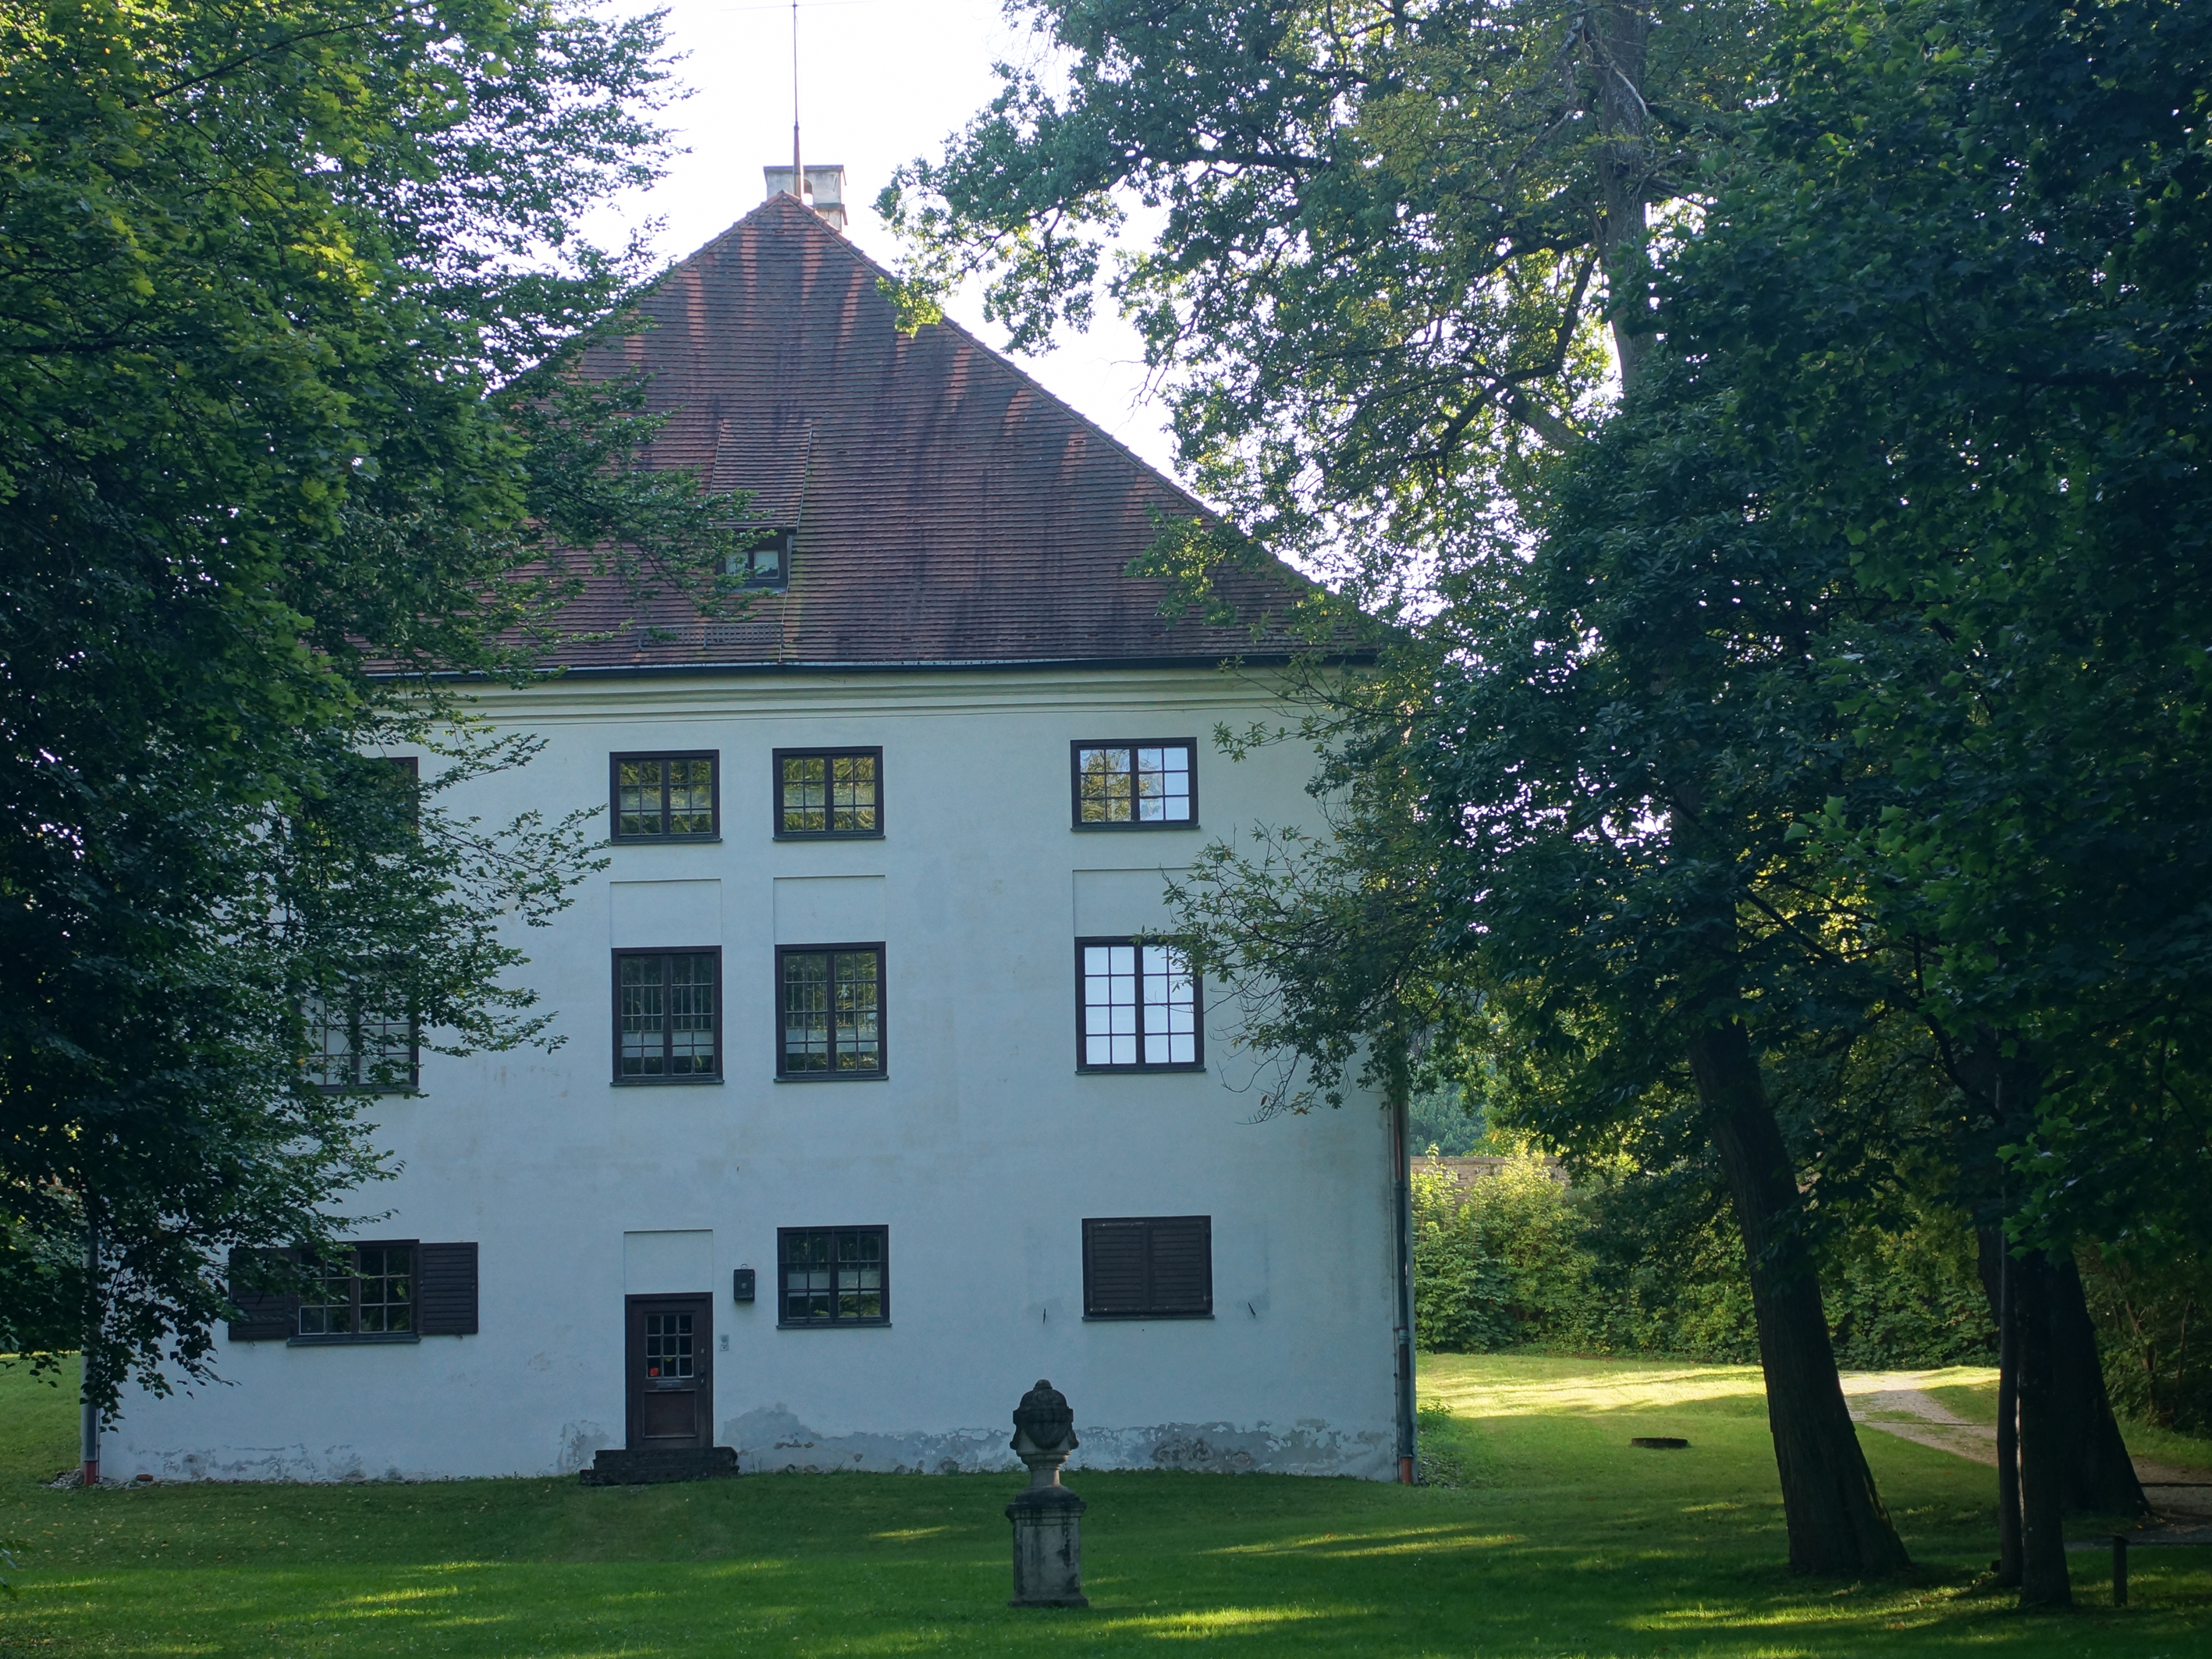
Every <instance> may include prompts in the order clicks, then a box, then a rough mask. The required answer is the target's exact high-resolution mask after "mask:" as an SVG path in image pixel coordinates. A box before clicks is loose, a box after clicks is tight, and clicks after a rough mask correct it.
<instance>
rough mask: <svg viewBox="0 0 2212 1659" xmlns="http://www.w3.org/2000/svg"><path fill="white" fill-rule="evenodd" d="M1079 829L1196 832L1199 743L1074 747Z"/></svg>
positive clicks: (1160, 741)
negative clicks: (1184, 830) (1192, 830)
mask: <svg viewBox="0 0 2212 1659" xmlns="http://www.w3.org/2000/svg"><path fill="white" fill-rule="evenodd" d="M1073 757H1074V758H1073V770H1074V786H1075V827H1076V828H1077V829H1196V828H1197V827H1198V743H1197V740H1196V739H1195V738H1149V739H1146V738H1139V739H1136V740H1133V741H1131V742H1127V743H1078V744H1075V745H1073Z"/></svg>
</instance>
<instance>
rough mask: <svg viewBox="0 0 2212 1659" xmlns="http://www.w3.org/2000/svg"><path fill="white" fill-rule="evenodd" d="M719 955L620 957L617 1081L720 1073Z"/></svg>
mask: <svg viewBox="0 0 2212 1659" xmlns="http://www.w3.org/2000/svg"><path fill="white" fill-rule="evenodd" d="M721 968H722V960H721V953H720V951H616V952H615V1079H616V1080H617V1082H623V1083H683V1082H692V1083H696V1082H701V1081H704V1080H706V1079H711V1078H718V1077H720V1075H721V1074H722V1041H721V1038H722V1012H721V1010H722V999H721V984H720V982H721Z"/></svg>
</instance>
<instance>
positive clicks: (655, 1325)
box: [645, 1313, 698, 1377]
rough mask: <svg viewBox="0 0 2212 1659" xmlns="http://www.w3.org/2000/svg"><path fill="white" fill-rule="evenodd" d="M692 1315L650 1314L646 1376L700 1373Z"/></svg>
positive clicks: (646, 1344)
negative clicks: (694, 1342)
mask: <svg viewBox="0 0 2212 1659" xmlns="http://www.w3.org/2000/svg"><path fill="white" fill-rule="evenodd" d="M692 1317H693V1316H691V1315H690V1314H688V1313H649V1314H647V1315H646V1316H645V1374H646V1376H648V1377H683V1376H696V1375H697V1370H696V1367H697V1361H698V1356H697V1355H696V1353H694V1352H692V1331H691V1321H692Z"/></svg>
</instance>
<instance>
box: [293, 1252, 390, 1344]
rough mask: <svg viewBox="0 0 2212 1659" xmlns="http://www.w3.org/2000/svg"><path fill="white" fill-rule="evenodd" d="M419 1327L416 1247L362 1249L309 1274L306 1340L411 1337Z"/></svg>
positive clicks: (304, 1296) (303, 1324)
mask: <svg viewBox="0 0 2212 1659" xmlns="http://www.w3.org/2000/svg"><path fill="white" fill-rule="evenodd" d="M415 1326H416V1322H415V1247H414V1246H413V1245H412V1244H362V1245H359V1246H357V1247H356V1248H355V1249H350V1250H348V1251H347V1252H346V1253H345V1254H344V1255H343V1256H342V1257H340V1258H339V1259H338V1260H337V1261H329V1262H324V1263H319V1264H317V1265H316V1266H315V1267H312V1268H311V1269H310V1270H309V1273H308V1278H307V1285H306V1286H305V1288H304V1289H303V1290H302V1291H301V1296H300V1333H299V1334H301V1336H331V1337H339V1336H411V1335H413V1334H415Z"/></svg>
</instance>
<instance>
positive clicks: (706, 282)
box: [557, 196, 1297, 669]
mask: <svg viewBox="0 0 2212 1659" xmlns="http://www.w3.org/2000/svg"><path fill="white" fill-rule="evenodd" d="M881 276H884V271H883V270H882V269H881V268H880V267H878V266H877V265H876V264H873V263H872V262H871V261H870V260H868V259H867V258H866V257H865V256H863V255H862V254H861V253H860V252H859V251H858V250H857V249H855V248H854V246H852V245H851V244H850V243H848V241H846V240H845V239H844V238H843V237H842V236H840V235H839V234H837V233H836V232H835V231H834V230H831V229H830V228H829V227H828V226H826V225H824V224H823V222H821V221H820V220H818V219H817V218H816V217H815V216H814V215H813V214H812V213H811V212H810V211H809V210H806V209H805V208H804V207H801V206H800V205H799V204H798V203H796V202H795V201H793V199H792V198H791V197H788V196H776V197H771V198H770V199H769V201H768V202H766V203H764V204H763V205H762V206H760V207H759V208H757V209H756V210H753V211H752V212H751V213H750V214H748V215H746V216H745V217H744V218H743V219H741V220H739V221H738V222H737V223H736V224H734V225H732V227H731V228H729V229H728V230H726V231H725V232H724V233H723V234H721V235H720V236H719V237H717V238H715V240H713V241H711V242H709V243H708V245H707V246H705V247H703V248H702V249H700V250H699V252H696V253H695V254H693V255H692V256H691V257H690V258H689V259H687V260H685V261H684V263H683V264H680V265H678V267H677V268H676V269H675V270H673V271H671V273H670V274H669V275H668V276H667V277H666V278H665V280H663V281H662V282H661V283H659V285H658V286H657V287H656V288H655V289H653V292H652V293H651V294H650V295H648V296H647V298H646V300H645V301H643V303H642V306H641V309H642V310H643V311H644V312H645V313H646V314H647V316H648V317H649V318H650V319H652V322H653V325H654V326H652V327H649V328H647V329H645V330H643V331H640V332H637V333H635V334H631V335H628V336H624V337H621V338H620V339H618V340H617V341H615V342H614V343H612V344H611V346H610V347H609V348H608V349H606V350H605V351H604V352H600V353H595V354H593V356H592V358H591V359H588V360H587V362H586V372H587V373H589V372H593V371H594V370H595V369H596V370H598V371H599V372H609V371H611V370H612V369H614V368H617V367H621V368H643V369H645V370H647V371H648V372H649V373H650V375H651V377H652V378H651V391H650V394H649V404H650V406H651V407H652V408H653V409H654V410H656V411H659V410H666V411H668V412H669V416H670V418H669V420H668V422H667V424H666V426H665V428H663V429H662V431H661V433H660V435H659V437H658V438H657V439H656V440H655V441H654V444H653V453H652V460H653V464H654V465H664V466H689V467H692V468H695V469H696V470H697V471H698V473H699V476H700V477H701V478H702V479H703V480H704V481H705V482H706V483H708V486H709V487H710V488H713V489H718V490H720V489H744V490H750V491H752V492H754V496H753V501H752V504H751V506H750V508H749V509H748V512H747V514H746V516H747V517H748V518H749V519H754V520H760V521H762V522H764V523H769V524H775V525H783V526H789V525H793V524H794V523H795V524H796V526H797V528H798V536H797V544H796V549H795V551H794V555H793V561H792V580H791V585H790V589H789V592H787V593H784V594H781V595H774V596H770V597H769V598H767V599H764V600H763V602H762V603H761V605H760V607H759V609H758V610H757V611H755V612H754V614H753V615H752V617H750V618H749V619H747V620H745V621H743V622H737V623H702V621H701V620H700V618H699V617H698V616H697V615H696V613H695V612H690V611H689V609H688V607H679V606H678V605H676V604H675V602H673V601H671V602H668V603H667V604H664V605H661V606H659V608H658V609H653V610H649V611H647V614H646V615H645V616H644V617H640V618H639V620H643V621H649V622H650V623H652V624H653V625H654V626H655V627H656V628H657V629H660V630H663V631H665V632H668V633H670V634H672V635H674V637H673V638H669V639H654V638H652V637H650V636H649V635H643V634H641V633H636V632H630V631H625V632H624V633H623V635H622V636H621V637H620V639H619V640H617V641H614V642H610V643H602V644H572V645H569V646H568V647H563V648H562V650H561V651H560V652H559V653H557V657H558V659H559V660H561V661H563V662H566V663H568V664H569V665H572V666H574V667H578V668H603V669H615V668H651V667H668V668H675V667H681V666H685V665H700V666H706V665H732V666H737V665H759V666H767V665H776V664H781V665H789V666H793V667H803V666H829V665H856V666H858V665H866V666H890V665H909V664H910V665H949V664H963V663H976V664H984V663H987V664H1011V663H1021V662H1034V663H1101V664H1104V663H1117V662H1118V663H1132V664H1133V663H1138V662H1159V661H1173V660H1188V661H1193V662H1213V661H1218V660H1219V659H1222V658H1224V657H1228V656H1235V655H1244V656H1248V657H1249V656H1252V655H1255V654H1273V653H1275V652H1279V651H1280V650H1282V649H1283V648H1284V647H1285V641H1284V640H1283V639H1282V637H1281V636H1280V635H1271V636H1269V637H1267V638H1264V639H1261V640H1258V641H1255V637H1254V634H1253V631H1252V627H1251V623H1253V622H1255V621H1257V620H1260V619H1261V618H1263V617H1266V616H1267V615H1268V614H1269V613H1271V612H1272V613H1274V614H1278V615H1279V614H1280V613H1281V611H1283V610H1284V608H1285V605H1287V604H1288V603H1289V602H1290V600H1291V599H1292V598H1293V596H1294V592H1295V589H1296V587H1297V578H1296V577H1294V576H1293V575H1291V573H1290V572H1289V571H1288V570H1287V569H1283V570H1282V571H1281V575H1280V579H1279V580H1276V579H1275V578H1274V577H1273V576H1272V575H1271V574H1267V573H1253V574H1236V575H1233V576H1231V577H1229V578H1227V579H1225V580H1224V582H1223V583H1222V591H1223V595H1224V597H1225V598H1226V599H1229V600H1230V602H1231V604H1233V605H1236V606H1237V609H1238V611H1239V614H1240V617H1241V618H1242V621H1241V622H1240V623H1238V624H1236V625H1230V626H1221V625H1217V624H1212V623H1201V622H1200V621H1199V620H1198V618H1197V617H1196V616H1195V615H1194V614H1193V615H1191V616H1188V617H1184V618H1182V619H1180V620H1177V621H1175V622H1170V620H1169V619H1168V618H1166V617H1163V616H1161V615H1160V604H1161V599H1162V594H1163V585H1162V584H1161V583H1160V582H1158V581H1157V580H1139V579H1137V578H1133V577H1130V576H1127V575H1125V574H1122V573H1123V571H1124V569H1125V568H1126V567H1127V564H1128V563H1129V562H1130V560H1131V559H1133V558H1134V557H1135V556H1137V555H1138V554H1139V553H1141V552H1143V551H1144V550H1146V548H1147V547H1148V546H1150V545H1151V544H1152V542H1153V540H1154V538H1156V537H1157V536H1158V533H1159V529H1160V526H1161V523H1162V521H1164V520H1173V519H1182V518H1189V517H1192V516H1194V515H1199V514H1201V513H1203V512H1204V509H1203V508H1202V507H1200V505H1199V504H1198V503H1197V502H1196V501H1194V500H1193V499H1192V498H1191V497H1190V496H1188V495H1185V494H1184V493H1183V492H1182V490H1180V489H1176V487H1175V485H1173V484H1171V483H1169V482H1168V481H1167V480H1166V479H1164V478H1163V477H1160V476H1159V475H1158V473H1156V472H1154V471H1152V470H1151V469H1150V468H1149V467H1147V466H1146V465H1145V464H1144V463H1143V462H1142V461H1139V459H1137V458H1136V457H1135V456H1134V455H1133V454H1131V453H1129V452H1128V451H1127V450H1126V449H1124V448H1123V447H1121V445H1120V444H1118V443H1116V442H1115V441H1114V440H1113V439H1112V438H1110V437H1109V436H1108V435H1106V434H1105V433H1104V432H1103V431H1101V430H1100V429H1099V428H1097V427H1095V426H1093V425H1091V422H1088V421H1086V420H1085V419H1084V418H1083V417H1082V416H1079V415H1078V414H1076V413H1075V411H1074V410H1071V409H1070V408H1068V407H1067V406H1066V404H1063V403H1061V402H1060V401H1059V400H1058V399H1057V398H1054V397H1053V396H1052V395H1051V394H1050V393H1049V392H1046V391H1045V390H1043V388H1042V387H1041V386H1037V385H1036V382H1034V381H1033V380H1030V378H1029V377H1028V376H1027V375H1025V374H1023V373H1022V372H1021V371H1020V370H1019V369H1018V368H1015V367H1014V366H1013V365H1012V363H1010V362H1006V359H1004V358H1003V357H1000V356H999V355H998V354H997V353H995V352H994V351H992V350H990V349H987V347H985V346H984V345H982V344H981V343H980V342H978V341H977V340H976V339H975V338H974V337H972V336H971V335H969V334H968V333H967V332H966V331H963V330H962V329H961V328H959V327H957V325H954V324H952V323H950V322H944V323H937V324H933V325H927V326H925V327H923V328H922V329H921V330H920V331H918V332H916V333H915V334H913V335H911V336H902V335H901V334H900V333H899V331H898V330H897V328H896V325H895V324H894V321H893V313H892V311H891V307H890V301H888V300H886V299H885V298H884V295H883V294H882V292H881V291H880V290H879V289H878V287H877V281H878V278H879V277H881ZM632 615H633V606H632V604H631V601H630V599H629V597H628V595H627V594H626V593H625V592H624V591H623V589H622V588H621V587H620V586H619V585H618V584H617V582H615V581H614V580H612V579H609V580H605V581H604V582H600V583H598V584H595V585H594V586H593V588H592V591H591V592H588V593H587V594H586V596H585V597H584V598H582V599H580V600H578V601H577V602H576V604H575V605H574V606H572V607H571V609H570V611H569V613H568V617H567V618H566V620H567V621H568V623H569V624H571V625H572V626H573V627H574V629H576V630H577V631H578V632H585V633H592V632H600V631H604V630H606V629H611V628H614V627H617V626H618V625H621V624H623V623H625V621H626V620H628V619H629V618H630V617H632Z"/></svg>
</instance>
